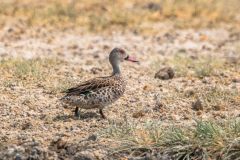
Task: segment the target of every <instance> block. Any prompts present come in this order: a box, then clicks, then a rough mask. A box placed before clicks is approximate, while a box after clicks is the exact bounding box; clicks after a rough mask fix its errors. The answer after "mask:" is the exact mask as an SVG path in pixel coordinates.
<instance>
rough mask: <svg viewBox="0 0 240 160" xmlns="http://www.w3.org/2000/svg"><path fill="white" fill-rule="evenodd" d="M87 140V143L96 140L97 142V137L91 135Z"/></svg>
mask: <svg viewBox="0 0 240 160" xmlns="http://www.w3.org/2000/svg"><path fill="white" fill-rule="evenodd" d="M87 140H88V141H96V140H97V135H95V134H92V135H90V136H89V137H88V139H87Z"/></svg>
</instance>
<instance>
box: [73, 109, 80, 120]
mask: <svg viewBox="0 0 240 160" xmlns="http://www.w3.org/2000/svg"><path fill="white" fill-rule="evenodd" d="M74 115H75V117H77V118H80V112H79V107H76V108H75V110H74Z"/></svg>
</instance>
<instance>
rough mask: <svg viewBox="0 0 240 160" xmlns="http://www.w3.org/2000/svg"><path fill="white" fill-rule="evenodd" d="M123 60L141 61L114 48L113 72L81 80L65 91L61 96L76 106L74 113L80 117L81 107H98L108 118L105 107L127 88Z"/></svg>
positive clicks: (103, 115)
mask: <svg viewBox="0 0 240 160" xmlns="http://www.w3.org/2000/svg"><path fill="white" fill-rule="evenodd" d="M123 61H130V62H139V61H138V60H136V59H135V58H134V57H131V56H129V55H128V54H127V53H126V51H125V50H124V49H122V48H114V49H112V50H111V52H110V54H109V62H110V64H111V66H112V74H111V75H109V76H105V77H96V78H93V79H90V80H87V81H84V82H81V83H80V84H78V85H77V86H75V87H72V88H69V89H67V90H65V91H64V93H65V95H64V96H63V97H62V98H61V100H62V101H64V103H66V104H68V105H71V106H74V107H75V110H74V115H75V116H76V117H78V118H80V116H81V114H80V109H94V108H95V109H98V110H99V113H100V115H101V117H102V118H103V119H106V116H105V114H104V113H103V109H104V108H105V107H106V106H109V105H111V104H113V103H114V102H115V101H117V100H118V99H119V98H120V97H122V96H123V94H124V92H125V90H126V81H125V80H124V78H123V76H122V74H121V70H120V63H122V62H123Z"/></svg>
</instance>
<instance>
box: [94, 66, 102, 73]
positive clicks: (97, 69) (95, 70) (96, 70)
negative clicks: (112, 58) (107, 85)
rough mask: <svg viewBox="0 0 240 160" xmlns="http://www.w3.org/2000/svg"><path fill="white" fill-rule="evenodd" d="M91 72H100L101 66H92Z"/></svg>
mask: <svg viewBox="0 0 240 160" xmlns="http://www.w3.org/2000/svg"><path fill="white" fill-rule="evenodd" d="M91 72H92V73H93V74H97V73H99V72H102V69H101V68H98V67H93V68H92V69H91Z"/></svg>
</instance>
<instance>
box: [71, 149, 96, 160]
mask: <svg viewBox="0 0 240 160" xmlns="http://www.w3.org/2000/svg"><path fill="white" fill-rule="evenodd" d="M94 159H95V158H94V156H93V155H92V154H91V153H90V152H88V151H83V152H80V153H78V154H77V155H75V156H74V157H73V160H94Z"/></svg>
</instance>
